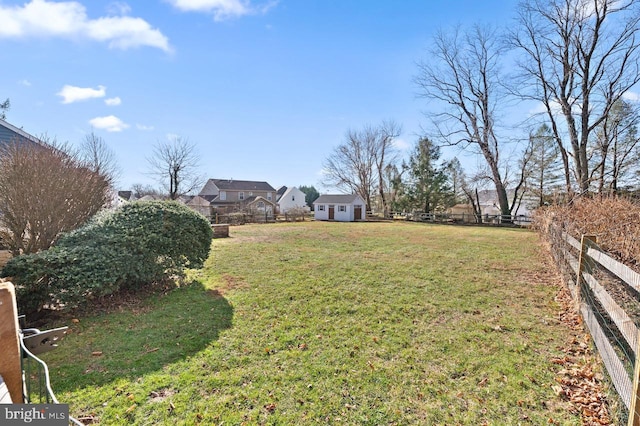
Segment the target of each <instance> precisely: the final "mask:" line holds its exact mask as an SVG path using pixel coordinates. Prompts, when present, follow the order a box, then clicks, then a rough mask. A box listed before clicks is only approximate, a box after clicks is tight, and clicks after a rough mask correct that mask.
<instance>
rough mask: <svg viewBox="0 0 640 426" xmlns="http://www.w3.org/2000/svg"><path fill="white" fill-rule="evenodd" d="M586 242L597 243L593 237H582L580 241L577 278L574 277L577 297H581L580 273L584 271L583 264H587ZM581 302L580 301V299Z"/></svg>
mask: <svg viewBox="0 0 640 426" xmlns="http://www.w3.org/2000/svg"><path fill="white" fill-rule="evenodd" d="M587 241H591V242H592V243H594V244H595V243H597V241H598V240H597V238H596V236H595V235H583V236H582V238H581V239H580V259H579V260H578V276H577V277H576V286H577V289H578V295H579V296H580V297H582V295H581V293H580V284H581V283H582V280H583V278H582V273H583V272H584V269H585V263H586V262H587V259H586V257H587V249H588V247H587ZM581 300H582V299H581Z"/></svg>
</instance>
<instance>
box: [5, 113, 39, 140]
mask: <svg viewBox="0 0 640 426" xmlns="http://www.w3.org/2000/svg"><path fill="white" fill-rule="evenodd" d="M13 141H20V142H28V143H35V144H38V145H42V142H41V141H40V140H39V139H38V138H36V137H35V136H32V135H30V134H29V133H27V132H25V131H23V130H22V129H19V128H17V127H16V126H14V125H12V124H9V123H7V122H6V121H4V120H2V119H0V145H4V144H8V143H9V142H13Z"/></svg>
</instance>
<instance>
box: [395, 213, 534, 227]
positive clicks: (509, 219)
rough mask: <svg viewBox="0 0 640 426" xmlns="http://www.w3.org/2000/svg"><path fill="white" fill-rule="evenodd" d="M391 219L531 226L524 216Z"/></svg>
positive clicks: (440, 215) (435, 215) (439, 215)
mask: <svg viewBox="0 0 640 426" xmlns="http://www.w3.org/2000/svg"><path fill="white" fill-rule="evenodd" d="M391 218H393V219H405V220H412V221H415V222H437V223H475V224H486V225H521V226H526V225H529V224H531V217H529V216H525V215H499V214H497V215H490V214H482V215H477V214H470V213H422V212H413V213H396V212H394V213H391Z"/></svg>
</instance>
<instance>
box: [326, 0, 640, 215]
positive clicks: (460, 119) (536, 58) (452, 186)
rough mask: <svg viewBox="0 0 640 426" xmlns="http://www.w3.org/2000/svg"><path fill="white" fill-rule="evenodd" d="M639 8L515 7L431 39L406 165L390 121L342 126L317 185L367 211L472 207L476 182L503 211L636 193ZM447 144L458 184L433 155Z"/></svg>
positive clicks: (624, 4)
mask: <svg viewBox="0 0 640 426" xmlns="http://www.w3.org/2000/svg"><path fill="white" fill-rule="evenodd" d="M639 8H640V2H639V1H637V0H622V1H620V0H551V1H548V0H527V1H523V2H521V3H520V4H519V6H518V8H517V13H516V16H515V17H514V22H513V23H512V25H509V28H508V29H506V30H500V29H498V28H493V27H489V26H481V25H474V26H472V27H469V28H462V27H455V28H449V29H446V30H440V31H438V32H437V33H436V35H435V36H434V37H433V40H432V45H431V49H430V50H429V52H428V56H427V57H426V59H423V60H421V61H419V62H418V63H417V72H416V75H415V78H414V83H415V86H416V88H417V90H418V93H419V96H420V97H421V98H423V99H425V100H426V101H427V102H428V103H429V105H430V106H431V107H432V108H431V112H429V113H427V114H426V118H427V120H428V126H427V131H426V132H425V135H424V136H423V137H421V138H419V140H418V141H417V142H416V145H415V148H414V149H413V151H412V152H411V154H410V156H409V158H408V160H406V159H404V160H403V159H401V158H400V157H399V155H398V152H397V150H396V149H394V144H393V141H394V140H395V139H396V138H397V137H398V136H399V126H398V125H397V124H395V123H393V122H383V123H381V124H380V125H378V126H366V127H364V128H363V129H362V130H349V131H347V133H346V136H345V141H344V142H343V143H341V144H340V145H339V146H338V147H337V148H335V149H334V151H333V152H332V153H331V155H330V156H329V157H328V158H327V159H326V161H325V163H324V171H325V179H324V183H325V184H326V185H328V186H333V187H337V188H339V189H342V190H344V191H347V192H356V193H358V194H360V195H361V196H362V197H363V198H364V199H365V201H366V202H367V208H368V209H371V208H372V198H373V197H374V194H375V198H376V200H377V201H378V202H380V203H381V205H382V207H381V209H382V210H384V211H385V212H387V211H389V210H392V209H397V208H402V209H407V208H411V209H418V210H423V211H434V210H437V209H439V208H446V207H448V206H450V205H452V203H455V202H459V201H461V200H464V199H466V200H467V201H468V202H470V203H471V204H472V205H473V206H474V209H476V208H478V206H477V205H476V204H477V202H474V198H475V200H477V197H474V192H475V191H477V189H478V187H483V186H484V185H486V184H488V185H490V186H491V187H492V188H493V189H494V190H495V193H496V195H497V202H498V204H499V209H500V211H501V213H502V214H503V215H511V214H513V213H514V212H515V210H516V209H517V208H518V206H519V205H520V204H521V202H522V200H523V196H524V194H525V193H527V194H529V196H530V197H529V198H535V199H536V202H535V204H537V205H543V204H545V203H549V202H553V201H554V200H556V201H557V200H565V201H566V200H571V199H573V198H574V197H576V196H580V195H585V194H593V193H596V194H618V193H620V192H628V191H635V190H637V189H638V188H637V184H636V181H637V178H638V174H639V169H638V166H637V164H638V159H640V149H639V146H638V145H639V144H638V142H639V140H640V139H639V138H638V121H639V119H640V118H639V117H640V114H639V111H638V100H639V99H640V96H639V95H638V94H636V93H634V92H633V90H634V89H635V88H636V85H637V83H638V81H639V80H640V62H639V47H640V37H638V35H639V34H638V32H639V30H640V10H639ZM523 105H526V106H530V108H529V109H530V111H526V110H524V111H523ZM514 115H518V116H519V118H518V120H517V122H516V123H515V124H513V123H509V120H510V118H511V117H513V116H514ZM512 121H513V120H512ZM454 146H455V147H458V148H459V149H461V150H464V151H466V152H469V153H472V154H475V155H477V157H478V158H480V159H481V166H480V167H479V168H478V169H477V170H474V171H473V172H472V173H470V175H469V176H467V175H465V173H464V171H463V170H462V168H461V167H460V162H459V161H456V160H455V159H454V160H450V161H442V160H440V158H439V156H440V151H439V148H441V147H454ZM514 153H516V155H515V156H514Z"/></svg>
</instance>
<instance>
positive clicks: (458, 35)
mask: <svg viewBox="0 0 640 426" xmlns="http://www.w3.org/2000/svg"><path fill="white" fill-rule="evenodd" d="M502 54H503V49H502V48H501V44H500V43H499V41H498V35H497V33H496V32H495V31H494V30H492V29H490V28H483V27H480V26H475V27H473V28H472V29H471V30H470V31H467V32H462V31H461V30H460V29H459V28H458V29H455V30H453V31H451V32H447V33H445V32H444V31H440V32H438V33H437V35H436V36H435V38H434V47H433V50H432V51H431V55H430V56H429V59H428V60H424V61H422V62H420V63H419V64H418V70H419V74H418V75H417V76H416V77H415V83H416V84H417V86H418V88H419V90H420V95H421V96H422V97H424V98H426V99H428V100H435V101H440V103H441V104H442V106H443V108H444V109H443V110H442V111H441V112H437V113H434V114H430V118H431V121H432V124H433V127H434V128H435V131H436V135H435V136H436V138H437V139H438V140H439V142H440V143H441V144H445V145H461V146H462V147H464V148H470V149H473V150H475V151H477V152H479V153H480V154H481V155H482V157H483V158H484V160H485V162H486V165H487V167H488V171H489V174H488V177H489V178H490V179H491V181H492V182H493V185H494V186H495V189H496V192H497V196H498V202H499V204H500V211H501V214H503V215H506V216H508V215H510V214H511V210H512V207H513V205H512V204H510V203H509V199H508V196H507V190H506V187H505V181H504V176H503V171H502V170H501V159H500V151H501V143H500V140H499V136H498V134H497V128H496V127H497V125H496V123H497V121H498V117H497V115H498V107H499V103H500V102H503V99H504V96H505V94H504V93H503V90H502V86H501V79H502V78H503V77H502V75H501V72H500V68H499V63H500V60H501V58H502Z"/></svg>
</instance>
